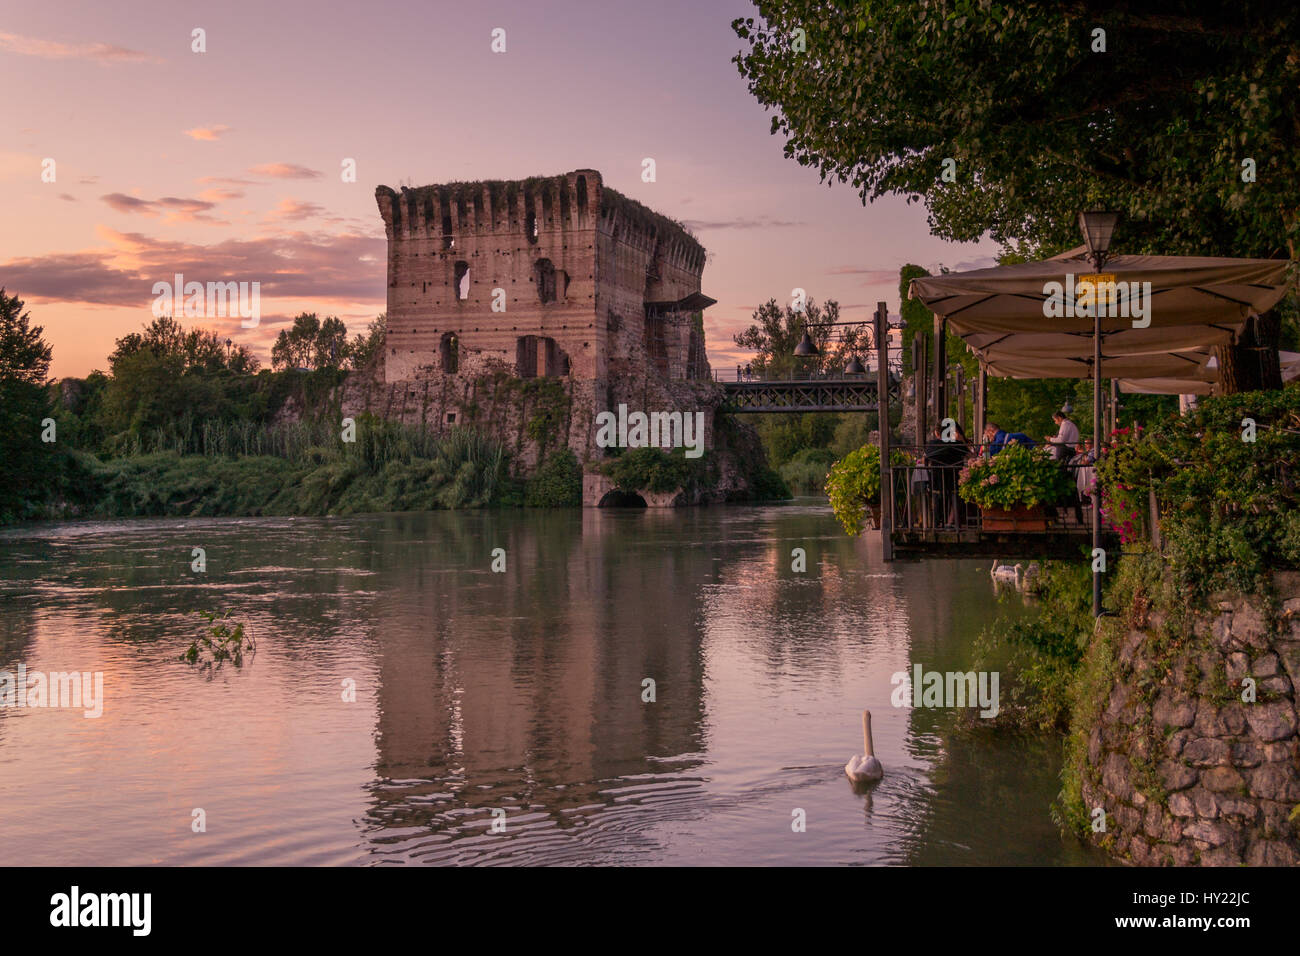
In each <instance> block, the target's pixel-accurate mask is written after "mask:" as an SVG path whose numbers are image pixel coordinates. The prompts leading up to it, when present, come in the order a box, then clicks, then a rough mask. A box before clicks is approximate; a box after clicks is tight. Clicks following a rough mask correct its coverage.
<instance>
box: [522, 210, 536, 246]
mask: <svg viewBox="0 0 1300 956" xmlns="http://www.w3.org/2000/svg"><path fill="white" fill-rule="evenodd" d="M524 235H526V236H527V237H528V241H529V242H531V243H532V244H533V245H537V236H538V229H537V213H535V212H533V211H532V210H531V209H530V210H529V211H528V219H527V220H526V221H525V223H524Z"/></svg>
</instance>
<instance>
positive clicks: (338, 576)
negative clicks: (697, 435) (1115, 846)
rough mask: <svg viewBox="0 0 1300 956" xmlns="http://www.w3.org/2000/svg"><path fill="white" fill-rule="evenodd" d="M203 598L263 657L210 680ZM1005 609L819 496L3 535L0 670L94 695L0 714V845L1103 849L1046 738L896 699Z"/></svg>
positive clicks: (57, 854) (556, 851)
mask: <svg viewBox="0 0 1300 956" xmlns="http://www.w3.org/2000/svg"><path fill="white" fill-rule="evenodd" d="M193 548H203V549H204V551H205V554H206V571H204V572H202V573H198V572H195V571H194V570H192V567H191V562H192V560H193V557H192V555H193V551H192V549H193ZM496 548H502V549H504V551H505V556H504V557H505V570H504V572H494V571H493V570H492V563H493V558H492V552H493V549H496ZM795 548H802V549H804V550H805V552H806V555H807V571H806V572H805V573H797V572H794V571H792V570H791V564H792V558H791V552H792V549H795ZM226 609H230V610H233V611H234V612H235V617H236V619H237V620H240V621H243V622H244V623H245V625H246V629H247V632H248V634H249V635H250V636H251V637H252V638H254V639H255V640H256V642H257V651H256V654H255V656H253V657H252V658H251V660H246V662H245V664H244V666H243V667H242V668H235V667H233V666H231V665H226V666H224V667H222V668H221V669H220V670H218V671H216V672H215V673H213V674H211V675H210V676H209V675H206V674H205V673H203V672H200V671H198V670H196V669H195V668H193V667H192V666H191V665H188V664H186V663H184V662H182V661H181V660H180V659H179V658H180V655H181V654H182V653H183V652H184V650H185V648H186V647H188V646H189V644H190V642H191V641H193V640H194V639H195V638H196V637H198V636H199V635H200V634H201V633H202V632H203V630H204V627H205V622H204V621H203V619H202V618H201V617H199V616H198V615H197V613H196V612H198V611H201V610H226ZM1000 610H1001V613H1015V609H1014V608H1013V607H1007V606H1003V607H1002V608H1001V609H1000ZM996 613H999V607H998V605H997V604H996V603H995V601H994V598H993V594H992V588H991V581H990V577H989V573H988V569H987V567H985V566H984V564H982V563H977V562H969V561H930V562H924V563H895V564H891V565H886V564H884V563H882V561H881V559H880V551H879V545H878V543H877V542H876V541H875V540H873V536H872V535H870V534H868V535H866V536H864V537H863V538H862V539H860V540H857V541H853V540H850V539H848V538H846V537H845V536H844V535H843V534H842V533H841V532H840V531H839V530H838V528H837V526H836V524H835V522H834V519H833V517H832V516H831V514H830V512H829V510H828V509H827V507H826V505H825V502H824V501H819V502H818V501H812V500H802V501H796V502H794V503H791V504H787V505H780V506H772V507H761V508H757V507H756V508H743V507H726V508H705V509H685V510H678V511H662V512H659V511H644V510H642V511H633V510H600V511H597V510H592V509H587V510H583V511H565V512H535V511H527V512H518V511H516V512H459V513H448V512H439V513H425V514H390V515H367V516H361V517H350V518H336V519H304V518H297V519H289V518H247V519H220V520H218V519H202V520H197V519H196V520H134V521H114V522H100V523H72V524H62V525H46V526H35V527H27V528H21V529H11V530H9V531H6V532H3V533H0V672H2V671H9V672H10V673H16V671H17V667H18V665H19V664H23V665H25V666H26V668H27V670H28V672H42V673H48V672H55V671H71V670H76V671H82V672H102V673H103V686H104V702H103V713H102V716H100V717H98V718H87V717H86V716H84V714H83V710H82V709H80V708H77V709H73V708H50V707H47V708H21V709H19V708H0V864H2V865H14V864H37V863H40V864H78V865H82V864H85V865H90V864H111V865H141V864H305V865H312V864H371V865H419V864H468V863H476V864H591V863H602V864H611V863H618V864H1029V863H1033V864H1077V863H1098V862H1100V861H1099V859H1098V858H1097V857H1096V856H1094V855H1092V854H1091V853H1090V852H1088V851H1085V850H1083V849H1081V848H1080V847H1078V846H1077V845H1076V844H1074V843H1073V841H1069V840H1065V839H1062V838H1061V837H1060V836H1059V834H1058V832H1057V830H1056V828H1055V827H1054V825H1053V823H1052V821H1051V818H1050V815H1049V806H1050V804H1051V802H1052V800H1053V798H1054V796H1055V794H1056V792H1057V790H1058V787H1059V781H1058V778H1057V774H1058V772H1059V764H1060V744H1059V740H1057V739H1055V738H1042V739H1038V738H1025V737H1019V736H998V735H996V734H993V733H987V732H984V733H976V734H970V733H964V734H959V733H953V732H952V730H951V727H952V723H953V711H951V710H943V709H934V708H916V709H913V708H912V707H910V706H908V707H894V706H891V701H890V698H891V693H892V692H893V690H894V685H893V684H892V683H891V676H892V675H893V674H895V673H896V672H899V671H907V672H909V673H910V671H911V668H912V666H913V665H914V664H918V663H919V664H922V665H923V666H924V667H925V668H926V669H927V670H943V671H946V670H966V669H968V668H970V667H971V666H972V655H973V652H972V643H973V641H974V640H975V638H976V636H977V635H978V633H979V632H980V630H981V628H982V627H983V626H984V625H985V624H986V623H987V622H988V621H989V620H990V619H991V618H992V617H993V615H995V614H996ZM647 678H648V679H651V680H653V681H654V685H653V691H654V697H655V699H654V701H653V702H647V701H645V700H643V696H645V695H646V694H647V691H646V690H644V689H643V688H644V687H645V685H644V683H643V682H644V681H645V680H646V679H647ZM1003 696H1004V698H1005V696H1006V689H1005V688H1003ZM350 697H354V698H355V699H345V698H350ZM864 707H869V708H870V709H871V711H872V713H873V732H874V742H875V749H876V753H877V754H878V756H879V757H880V759H881V761H882V762H883V764H884V766H885V770H886V776H885V778H884V780H883V781H882V782H881V783H879V784H878V785H877V786H875V787H874V789H872V790H871V791H870V792H868V793H866V794H862V793H855V792H854V791H853V789H852V788H851V787H850V785H849V782H848V781H847V780H846V778H845V776H844V772H843V769H842V768H843V766H844V763H845V761H846V760H847V759H848V758H849V757H850V756H852V755H854V754H857V753H860V752H861V749H862V734H861V724H860V712H861V710H862V708H864ZM800 811H802V813H800ZM800 819H802V820H803V821H805V823H804V828H803V829H802V832H800V831H798V830H796V828H795V826H794V824H795V823H796V821H798V820H800ZM502 827H504V830H503V831H502V830H501V828H502ZM494 829H495V830H496V832H494ZM196 831H199V832H196Z"/></svg>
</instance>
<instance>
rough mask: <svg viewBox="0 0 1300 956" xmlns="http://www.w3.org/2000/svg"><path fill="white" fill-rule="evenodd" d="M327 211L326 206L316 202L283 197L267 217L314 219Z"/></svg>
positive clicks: (284, 219) (277, 218) (273, 219)
mask: <svg viewBox="0 0 1300 956" xmlns="http://www.w3.org/2000/svg"><path fill="white" fill-rule="evenodd" d="M324 213H325V207H324V206H322V205H320V204H318V203H314V202H304V201H303V200H300V199H281V200H280V204H279V205H278V206H276V207H275V209H274V210H273V211H272V212H271V214H270V215H269V216H267V219H268V220H269V221H299V220H303V219H313V218H316V217H317V216H321V215H323V214H324Z"/></svg>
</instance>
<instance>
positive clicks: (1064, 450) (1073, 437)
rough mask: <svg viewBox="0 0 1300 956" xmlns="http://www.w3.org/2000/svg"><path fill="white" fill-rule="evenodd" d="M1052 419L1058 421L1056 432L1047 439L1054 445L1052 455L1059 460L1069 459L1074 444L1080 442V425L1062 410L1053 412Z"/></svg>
mask: <svg viewBox="0 0 1300 956" xmlns="http://www.w3.org/2000/svg"><path fill="white" fill-rule="evenodd" d="M1052 421H1054V422H1056V434H1055V435H1054V436H1052V437H1051V438H1049V439H1047V443H1048V444H1049V445H1051V446H1052V457H1053V458H1055V459H1056V460H1057V461H1069V459H1070V456H1071V454H1073V452H1074V446H1075V445H1077V444H1078V443H1079V426H1078V425H1076V424H1075V423H1074V422H1072V421H1070V419H1069V418H1067V417H1066V415H1065V412H1062V411H1055V412H1053V413H1052Z"/></svg>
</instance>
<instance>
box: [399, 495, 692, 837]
mask: <svg viewBox="0 0 1300 956" xmlns="http://www.w3.org/2000/svg"><path fill="white" fill-rule="evenodd" d="M623 519H630V520H623ZM409 520H410V522H412V529H411V534H412V535H413V536H414V537H415V538H417V539H418V538H423V540H424V541H426V542H437V546H436V547H425V548H423V549H414V548H411V547H409V544H410V541H409V540H407V541H406V542H405V543H403V541H402V536H401V534H400V533H399V534H397V535H394V536H392V543H393V546H394V547H395V548H397V549H398V550H397V551H396V552H395V554H394V559H393V560H391V561H388V560H386V561H385V562H384V564H385V566H386V571H385V577H387V578H388V580H387V581H386V582H385V585H386V590H387V591H388V592H389V593H390V594H391V595H392V597H391V598H390V599H387V600H384V601H382V602H380V606H381V608H382V611H381V614H382V615H383V619H382V621H381V622H380V624H381V626H380V627H378V628H377V633H378V635H379V638H378V647H379V650H378V674H379V687H378V689H377V694H378V715H379V716H378V730H379V740H378V761H377V767H376V770H377V773H378V775H379V777H380V778H382V779H388V780H392V781H405V783H404V784H402V785H400V786H397V787H395V788H388V789H385V790H382V791H379V792H378V793H377V797H378V798H379V800H380V803H381V804H383V805H384V810H385V814H386V815H389V814H391V813H392V812H393V811H397V813H396V815H397V816H398V817H400V819H401V820H402V821H403V822H404V823H405V824H409V823H412V822H414V821H415V820H416V819H419V818H420V817H421V811H420V810H419V808H418V806H416V807H412V806H405V807H403V806H399V805H400V804H403V803H405V801H406V799H407V798H408V797H418V796H419V795H421V794H424V795H433V794H446V793H449V792H451V791H455V792H456V796H455V798H454V799H453V800H451V801H450V803H451V805H454V806H479V807H483V806H489V805H491V806H496V805H500V804H501V803H502V801H503V800H507V801H509V800H512V799H527V800H528V801H529V802H531V803H534V804H536V803H541V804H543V805H545V806H547V807H550V808H552V809H555V808H560V807H572V806H580V805H585V804H589V803H592V802H593V801H594V800H597V799H599V798H598V797H597V791H599V790H601V789H604V788H605V786H606V785H607V784H606V785H602V784H599V783H598V782H599V781H609V780H610V779H611V778H615V777H620V776H623V775H627V774H643V773H648V772H654V771H655V770H656V769H658V767H657V764H655V763H654V762H653V761H651V760H649V759H648V758H650V757H662V756H675V755H678V754H682V753H694V752H696V751H697V750H698V749H699V743H698V741H699V737H700V733H701V722H702V715H703V683H704V677H703V665H702V660H701V654H700V634H699V628H698V624H697V621H698V607H697V605H698V599H697V596H696V588H695V587H694V586H693V584H692V582H698V581H701V580H703V579H704V577H705V575H706V574H707V573H708V571H709V567H710V558H709V557H708V556H707V554H706V553H705V552H704V551H703V550H702V549H699V548H690V547H687V546H685V545H683V544H682V543H681V542H680V540H679V539H676V538H674V536H673V534H672V531H671V529H670V528H663V529H662V530H659V531H657V530H656V528H658V527H659V526H660V523H659V520H658V518H657V516H654V515H645V514H642V515H638V516H636V517H635V518H633V517H632V516H626V515H625V516H613V517H611V516H609V515H605V514H597V513H595V512H594V511H590V510H589V511H586V512H561V513H556V514H543V513H536V512H529V513H524V514H519V513H513V514H500V513H498V514H464V513H458V514H445V513H442V514H437V513H435V514H430V515H424V516H409ZM497 546H500V547H504V548H505V549H506V552H507V556H508V558H507V571H506V572H505V573H504V574H493V573H492V572H491V571H490V570H489V569H488V560H487V554H488V553H489V551H490V549H491V548H492V547H497ZM399 554H400V557H399V556H398V555H399ZM417 555H418V556H419V557H418V558H417V557H415V556H417ZM645 677H652V678H654V679H655V680H656V682H657V696H658V700H657V702H656V703H653V704H647V703H643V702H642V700H641V688H642V684H641V682H642V679H643V678H645ZM557 787H562V788H563V789H555V788H557ZM417 802H418V801H417ZM426 806H427V805H426ZM432 806H433V807H434V809H435V810H446V809H447V808H448V803H447V802H445V801H444V802H441V803H439V802H437V801H435V802H434V804H432ZM376 809H377V810H378V809H379V807H377V808H376ZM425 815H427V813H426V814H425Z"/></svg>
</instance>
